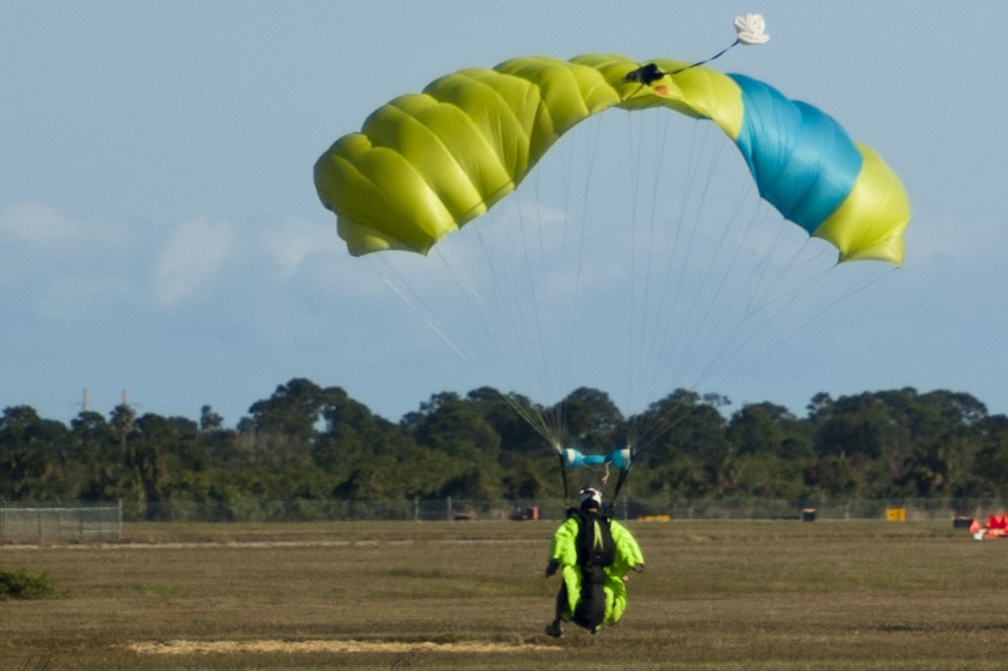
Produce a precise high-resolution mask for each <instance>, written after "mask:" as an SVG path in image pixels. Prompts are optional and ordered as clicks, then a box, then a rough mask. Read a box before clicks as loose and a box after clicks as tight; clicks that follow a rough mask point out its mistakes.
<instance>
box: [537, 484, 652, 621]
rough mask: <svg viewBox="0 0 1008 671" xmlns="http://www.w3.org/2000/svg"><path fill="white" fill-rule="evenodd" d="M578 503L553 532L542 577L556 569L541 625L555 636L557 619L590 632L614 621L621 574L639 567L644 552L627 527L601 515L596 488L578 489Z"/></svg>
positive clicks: (622, 602) (619, 607) (622, 604)
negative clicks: (552, 610)
mask: <svg viewBox="0 0 1008 671" xmlns="http://www.w3.org/2000/svg"><path fill="white" fill-rule="evenodd" d="M580 496H581V505H580V507H578V508H574V507H571V508H569V509H568V510H567V519H566V520H564V522H563V524H561V525H560V526H559V527H558V528H557V530H556V532H555V533H554V534H553V541H552V543H551V544H550V560H549V564H548V565H547V566H546V577H547V578H549V577H550V576H552V575H553V574H555V573H556V572H557V571H560V575H561V578H562V581H561V584H560V591H559V592H558V593H557V598H556V614H555V617H554V619H553V621H552V622H551V623H550V624H549V625H547V626H546V633H547V634H548V635H550V636H553V637H555V638H559V637H560V636H561V635H562V634H563V630H562V628H561V623H562V622H573V623H574V624H576V625H578V626H580V627H583V628H585V629H587V630H588V631H590V632H591V633H592V634H597V633H598V632H599V631H600V630H601V629H602V625H603V624H610V625H613V624H616V623H617V622H618V621H619V619H620V618H621V617H622V616H623V611H624V610H626V602H627V591H626V584H625V583H626V579H627V574H629V573H630V571H637V572H640V571H642V570H644V555H643V554H642V553H641V549H640V546H639V545H638V544H637V540H636V539H635V538H634V537H633V535H632V534H631V533H630V531H629V530H627V528H626V527H624V526H623V525H622V524H620V523H619V522H617V521H615V520H610V519H608V518H607V517H606V516H605V515H603V514H602V512H601V509H602V493H601V492H599V491H598V490H596V489H593V488H591V487H588V488H586V489H583V490H581V493H580Z"/></svg>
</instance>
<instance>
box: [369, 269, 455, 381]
mask: <svg viewBox="0 0 1008 671" xmlns="http://www.w3.org/2000/svg"><path fill="white" fill-rule="evenodd" d="M365 258H366V259H367V261H368V267H370V268H371V270H372V272H374V273H375V274H376V275H377V276H378V278H379V280H381V282H382V283H383V284H384V285H385V286H386V287H388V288H389V289H390V290H391V291H392V292H393V293H395V294H396V295H397V296H398V297H399V298H400V299H401V300H402V301H403V302H404V303H406V305H408V306H409V308H410V309H411V310H413V311H414V312H415V313H416V314H417V315H418V316H419V317H420V319H422V320H423V322H424V324H426V325H427V327H428V328H430V330H431V331H432V332H433V333H434V334H435V335H437V336H438V338H440V339H441V340H442V341H443V342H444V343H445V344H446V345H448V347H449V349H451V351H452V352H454V353H455V354H456V355H457V356H458V357H459V358H460V359H462V360H463V361H465V362H466V363H468V364H470V365H474V361H473V359H472V358H470V356H469V355H468V354H466V352H464V351H463V350H462V348H461V347H459V346H458V345H456V344H455V341H453V340H452V339H451V337H449V336H448V334H447V333H445V332H444V330H443V329H442V328H441V327H440V326H439V325H438V324H437V322H436V321H435V320H434V318H433V317H432V315H433V314H434V313H433V312H432V310H431V309H430V306H429V305H427V303H426V301H424V300H423V298H422V297H421V296H420V295H419V294H418V293H417V292H415V291H412V290H410V289H408V287H410V284H409V282H407V281H406V280H405V278H403V276H402V275H401V274H400V273H399V272H398V271H397V270H396V269H395V268H394V267H393V266H392V265H391V264H390V263H389V262H388V261H387V260H386V259H385V258H384V257H383V256H381V255H377V254H371V255H368V256H367V257H365ZM378 264H382V266H383V267H384V268H385V271H386V272H382V271H381V270H380V269H379V268H378ZM389 275H391V276H393V277H395V280H396V281H393V280H392V279H389ZM407 294H409V295H407Z"/></svg>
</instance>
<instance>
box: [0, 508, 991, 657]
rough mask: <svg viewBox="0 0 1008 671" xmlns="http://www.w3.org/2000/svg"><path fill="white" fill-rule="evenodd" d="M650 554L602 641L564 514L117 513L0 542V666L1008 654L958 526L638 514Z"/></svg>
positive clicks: (981, 546) (986, 548)
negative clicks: (552, 569) (649, 518)
mask: <svg viewBox="0 0 1008 671" xmlns="http://www.w3.org/2000/svg"><path fill="white" fill-rule="evenodd" d="M628 524H629V526H630V527H631V529H632V530H633V531H634V532H635V533H636V535H637V537H638V539H639V540H640V543H641V546H642V547H643V549H644V552H645V556H646V558H647V562H648V564H647V570H646V571H645V572H644V573H643V574H640V575H634V576H633V577H632V578H631V581H630V604H629V608H628V611H627V615H626V616H625V617H624V619H623V621H622V622H621V623H620V624H619V625H618V626H616V627H614V628H611V629H606V630H604V631H603V632H602V633H601V634H599V635H598V636H590V635H589V634H587V633H586V632H584V631H581V630H578V629H576V628H573V627H568V628H567V630H566V633H565V636H564V637H563V638H562V639H559V640H555V639H551V638H549V637H547V636H545V635H544V634H543V633H542V631H543V627H544V626H545V625H546V623H547V622H548V621H549V619H550V617H551V615H552V604H553V595H554V593H555V590H556V588H557V582H556V578H554V579H552V580H546V579H545V578H543V575H542V571H543V568H544V566H545V564H546V552H547V546H548V539H549V536H550V534H551V533H552V530H553V526H554V523H552V522H546V521H537V522H521V523H518V522H454V523H450V522H446V523H415V522H414V523H398V522H387V523H370V522H369V523H333V524H305V525H293V524H292V525H258V526H245V525H237V524H219V525H214V524H202V525H174V524H153V525H139V524H134V525H126V527H125V528H124V538H123V541H122V543H121V544H117V545H111V546H100V547H96V546H86V545H80V546H64V547H41V548H38V547H23V546H10V545H7V546H2V547H0V570H9V571H12V570H26V571H29V572H31V573H35V574H41V573H46V574H48V577H49V579H50V580H51V581H52V583H53V584H54V585H55V587H56V589H57V591H58V593H59V596H58V597H56V598H53V599H46V600H37V601H35V600H33V601H0V669H3V670H4V671H6V670H8V669H12V670H16V671H28V670H31V671H57V670H64V669H65V670H71V669H73V670H78V669H81V670H89V669H130V670H133V669H155V670H160V669H173V670H174V669H207V670H210V669H256V670H265V669H295V670H301V669H407V668H408V669H502V670H503V669H507V670H518V671H522V670H529V671H532V670H540V669H550V670H551V671H553V670H556V671H564V670H568V669H570V670H574V669H576V670H578V671H583V670H584V669H610V668H611V669H619V670H620V671H636V670H642V669H705V670H706V669H737V670H739V671H742V670H746V671H749V670H763V669H767V670H769V669H774V670H785V671H786V670H794V669H829V670H837V671H839V670H843V671H854V670H857V671H865V670H873V669H906V670H907V671H911V670H912V671H954V670H957V669H962V670H969V671H985V670H990V671H994V670H995V669H997V670H1000V669H1004V668H1008V587H1006V585H1005V575H1006V572H1005V569H1006V567H1008V563H1006V559H1005V558H1006V554H1008V542H1005V541H986V542H976V541H974V540H972V539H971V538H970V537H969V535H968V534H967V533H966V532H965V531H963V530H954V529H953V528H952V525H951V523H950V522H949V523H942V524H937V523H909V522H908V523H899V522H815V523H801V522H766V523H759V522H757V523H752V522H748V523H741V522H672V523H669V522H630V523H628Z"/></svg>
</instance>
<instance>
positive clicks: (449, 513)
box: [445, 496, 452, 522]
mask: <svg viewBox="0 0 1008 671" xmlns="http://www.w3.org/2000/svg"><path fill="white" fill-rule="evenodd" d="M446 503H447V504H448V516H447V517H446V518H445V519H447V520H448V521H449V522H450V521H451V519H452V500H451V497H450V496H449V497H448V498H447V499H446Z"/></svg>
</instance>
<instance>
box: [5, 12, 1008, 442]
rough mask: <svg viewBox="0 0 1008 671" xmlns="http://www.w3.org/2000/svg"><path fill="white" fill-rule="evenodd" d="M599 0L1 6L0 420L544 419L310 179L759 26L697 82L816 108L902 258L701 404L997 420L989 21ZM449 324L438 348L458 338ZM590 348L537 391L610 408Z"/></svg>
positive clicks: (997, 177) (1000, 352)
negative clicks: (889, 174)
mask: <svg viewBox="0 0 1008 671" xmlns="http://www.w3.org/2000/svg"><path fill="white" fill-rule="evenodd" d="M617 6H619V7H624V8H625V7H627V5H625V4H623V5H619V4H618V3H608V2H585V1H580V2H551V3H542V2H524V1H522V2H508V3H474V2H461V1H454V0H452V1H449V0H440V1H427V2H423V3H413V2H387V1H382V0H371V1H369V2H297V3H266V2H261V3H248V2H240V3H239V2H234V3H232V2H213V3H203V2H200V3H191V2H174V3H154V2H100V1H99V2H92V3H77V2H58V1H56V2H45V3H35V2H11V1H9V0H6V1H3V0H0V14H2V16H3V20H2V21H0V99H2V100H3V103H2V104H0V157H2V158H0V287H2V290H0V312H2V314H3V327H2V329H3V330H2V337H0V343H2V344H0V381H2V386H0V407H8V406H12V405H19V404H27V405H31V406H32V407H34V408H35V409H36V410H38V411H39V413H40V414H42V415H43V416H45V417H49V418H54V419H60V420H68V419H69V418H71V417H73V416H75V415H76V414H77V412H79V411H80V409H81V402H82V398H83V393H84V390H85V389H87V390H88V393H89V398H90V403H91V409H92V410H96V411H98V412H101V413H103V414H107V413H108V412H109V411H110V410H111V409H112V408H113V407H114V406H115V405H116V404H117V403H118V402H119V401H120V398H121V393H122V391H123V390H126V391H127V392H128V395H129V401H130V402H131V403H132V404H133V405H134V406H135V407H136V408H137V410H138V411H140V412H155V413H158V414H162V415H182V416H186V417H190V418H194V419H195V418H197V417H198V415H199V409H200V407H201V406H202V405H204V404H208V405H211V406H213V408H214V409H215V410H216V411H217V412H219V413H220V414H221V415H223V416H224V418H225V421H226V423H227V424H228V425H233V424H234V423H235V422H237V421H238V419H240V418H241V416H242V415H243V414H245V413H246V411H247V409H248V406H249V405H250V404H251V403H253V402H254V401H256V400H258V399H262V398H267V397H268V396H269V395H270V394H271V393H272V392H273V390H274V388H275V387H276V386H277V385H278V384H282V383H285V382H286V381H288V380H289V379H291V378H293V377H307V378H309V379H311V380H312V381H314V382H316V383H317V384H320V385H322V386H340V387H343V388H344V389H346V390H347V392H348V393H349V394H350V395H351V396H352V397H354V398H356V399H357V400H360V401H361V402H363V403H365V404H366V405H368V407H370V408H371V409H372V410H374V411H375V412H376V413H378V414H381V415H383V416H385V417H387V418H389V419H392V420H398V419H399V417H400V416H401V415H402V414H404V413H406V412H409V411H411V410H414V409H416V408H417V407H418V405H419V404H420V403H421V402H423V401H425V400H426V399H427V398H428V397H429V396H430V395H431V394H434V393H438V392H440V391H444V390H451V391H457V392H460V393H465V392H466V391H468V390H470V389H472V388H475V387H479V386H482V385H490V386H495V387H498V388H501V389H503V390H512V389H513V390H515V391H520V392H523V393H529V394H530V395H532V396H533V398H535V400H538V401H541V402H544V403H550V402H553V401H556V400H558V399H557V398H552V397H548V398H539V397H537V396H536V394H535V393H534V391H533V390H531V389H526V388H524V387H523V386H522V385H521V383H519V382H512V380H511V379H510V378H509V377H508V376H507V375H506V374H504V373H498V372H495V371H494V369H493V368H492V367H489V368H488V367H486V366H473V365H470V364H469V363H467V362H466V361H464V360H462V359H461V358H460V357H458V356H457V355H456V354H455V353H454V351H453V350H452V348H451V347H448V346H446V345H445V343H444V342H443V341H442V339H440V338H438V337H436V335H435V334H433V332H432V331H431V329H429V328H428V327H427V325H426V324H425V321H426V320H425V319H424V317H423V315H422V314H418V313H417V312H416V311H413V310H410V309H408V308H405V307H404V304H403V301H402V300H401V299H400V298H399V297H398V296H396V295H395V294H394V292H391V291H386V292H382V291H379V290H378V287H377V286H376V283H375V281H374V279H375V273H373V272H372V271H371V270H368V268H369V267H370V268H372V269H373V266H366V264H362V263H361V262H360V260H359V259H356V260H355V259H351V258H350V257H348V256H347V254H346V252H345V249H344V247H343V245H342V242H341V241H340V240H339V238H338V237H337V235H336V231H335V221H334V218H333V217H332V215H331V214H330V213H329V212H327V211H326V210H324V209H323V208H322V207H321V206H320V204H319V202H318V199H317V197H316V195H315V191H314V186H313V183H312V166H313V164H314V162H315V160H316V159H317V157H318V156H319V154H321V153H322V151H324V150H325V149H326V148H327V147H328V146H329V145H330V144H331V143H332V142H333V141H334V140H335V139H336V138H338V137H339V136H341V135H343V134H345V133H348V132H352V131H354V130H357V129H358V128H359V127H360V125H361V123H362V122H363V120H364V118H365V117H366V116H367V115H368V114H369V113H370V112H371V111H372V110H373V109H375V108H376V107H378V106H379V105H381V104H383V103H384V102H386V101H388V100H389V99H391V98H392V97H394V96H396V95H399V94H401V93H405V92H410V91H416V90H419V89H420V88H422V87H423V86H424V85H425V84H426V83H428V82H429V81H431V80H432V79H434V78H436V77H438V76H440V75H442V74H445V73H448V72H451V71H453V70H457V69H460V68H463V67H469V66H488V67H489V66H492V65H494V64H496V63H498V62H500V61H503V60H506V59H508V58H511V57H514V56H520V55H533V54H536V55H538V54H544V55H553V56H558V57H563V58H569V57H572V56H575V55H578V54H581V53H588V52H599V51H605V52H610V51H611V52H618V53H624V54H627V55H630V56H633V57H635V58H639V59H641V60H646V59H648V58H652V57H659V56H663V57H674V58H683V59H687V60H693V59H700V58H703V57H706V56H709V55H711V54H712V53H714V52H715V51H717V50H718V49H720V48H721V47H723V46H725V45H726V44H727V43H729V42H730V41H731V39H733V38H734V31H733V28H732V19H733V18H734V17H735V16H736V15H739V14H746V13H750V12H759V13H762V14H763V15H764V16H765V17H766V21H767V32H768V33H769V34H770V35H771V41H770V42H769V43H768V44H766V45H763V46H760V47H749V48H740V49H735V50H733V51H731V52H729V54H728V55H726V56H725V57H724V58H723V59H722V60H721V61H719V62H718V63H717V64H716V66H717V67H719V68H722V69H725V70H728V71H732V72H741V73H745V74H748V75H751V76H754V77H757V78H759V79H762V80H765V81H767V82H769V83H771V84H773V85H774V86H776V87H777V88H779V89H780V90H782V91H783V92H785V93H786V94H788V95H790V96H792V97H794V98H798V99H802V100H807V101H809V102H812V103H814V104H816V105H817V106H819V107H821V108H822V109H824V110H825V111H827V112H828V113H830V114H831V115H833V116H835V117H836V118H837V119H838V120H840V122H841V123H842V124H843V125H844V126H845V127H846V128H847V129H848V131H849V132H850V134H851V135H852V136H853V137H854V138H855V139H857V140H860V141H863V142H865V143H867V144H869V145H871V146H872V147H873V148H875V149H876V150H877V151H878V152H879V153H880V154H881V155H882V156H883V157H884V158H885V159H886V161H887V162H888V163H889V164H890V165H891V166H892V167H893V168H894V169H895V170H896V171H897V172H898V173H899V174H900V176H901V177H902V179H903V181H904V184H905V186H906V188H907V191H908V193H909V195H910V200H911V205H912V207H913V219H912V221H911V225H910V229H909V231H908V234H907V260H906V263H905V265H904V267H903V268H901V269H899V270H898V271H897V272H893V273H887V274H886V275H885V276H884V277H883V278H882V279H880V280H879V281H878V282H875V283H874V284H872V285H871V288H870V290H868V291H864V292H861V293H859V294H858V295H857V296H856V297H853V298H851V299H848V300H845V301H843V302H842V303H840V304H839V305H838V306H836V308H831V309H830V310H829V311H828V313H827V314H825V315H823V316H821V317H817V318H816V319H815V321H814V322H813V323H812V324H810V325H809V326H807V327H805V328H803V329H802V332H801V337H800V338H799V339H796V340H787V341H786V342H782V343H781V344H780V346H779V347H777V348H776V349H775V350H774V352H773V354H772V355H771V356H770V357H768V358H767V360H766V362H765V364H763V365H762V366H761V367H758V368H755V369H753V370H751V371H746V372H744V373H739V374H737V375H734V376H732V377H730V378H728V377H725V378H720V379H715V378H711V379H710V380H704V382H703V384H702V385H701V388H700V389H699V390H700V391H714V392H718V393H723V394H725V395H727V396H729V397H730V398H731V399H732V400H733V401H734V402H735V407H737V406H738V404H740V403H743V402H747V401H763V400H769V401H774V402H777V403H781V404H784V405H787V406H789V407H790V408H792V410H795V411H796V412H799V413H800V412H802V411H803V408H804V405H805V403H807V401H808V400H809V399H810V398H811V396H812V395H814V394H815V393H817V392H821V391H825V392H828V393H830V394H831V395H833V396H834V397H836V396H840V395H843V394H852V393H859V392H861V391H866V390H879V389H892V388H902V387H905V386H911V387H915V388H917V389H918V390H919V391H922V392H924V391H930V390H932V389H950V390H953V391H963V392H968V393H970V394H973V395H974V396H976V397H977V398H978V399H979V400H981V401H982V402H984V403H985V404H987V406H988V409H989V410H990V411H991V412H995V413H1005V412H1008V387H1006V385H1005V384H1004V382H1003V381H1004V379H1005V377H1006V376H1008V349H1006V345H1008V342H1006V340H1008V336H1006V334H1008V291H1006V289H1005V287H1006V286H1008V268H1006V264H1005V263H1004V259H1005V251H1004V250H1005V249H1006V248H1008V247H1006V245H1005V242H1006V238H1008V234H1006V232H1005V218H1006V214H1005V213H1006V212H1008V206H1006V205H1008V203H1006V201H1008V189H1006V188H1005V176H1006V175H1005V172H1006V171H1005V169H1004V167H1003V166H1004V156H1005V155H1006V154H1008V139H1006V136H1005V134H1004V132H1003V125H1004V120H1005V119H1006V118H1008V92H1006V89H1005V87H1004V86H1003V83H1002V80H1003V77H1004V73H1005V72H1006V71H1008V50H1006V49H1005V48H1004V44H1003V36H1002V34H1001V33H1002V26H1004V25H1005V24H1006V19H1008V8H1005V7H1003V6H1002V5H1001V4H994V3H990V4H988V3H984V4H981V3H969V4H950V3H938V2H931V1H915V2H887V3H873V4H872V5H869V4H867V3H865V4H862V5H853V7H858V8H860V9H851V7H852V5H851V4H850V3H848V2H833V1H824V2H815V3H795V2H759V3H755V4H747V3H740V2H716V1H712V2H705V3H695V2H668V1H665V2H658V1H654V2H639V3H635V4H634V5H633V7H632V9H616V7H617ZM533 196H534V194H528V195H526V196H525V197H526V198H528V199H531V198H533ZM612 199H613V202H611V203H609V204H610V205H615V206H618V205H619V203H620V200H619V199H620V196H619V195H618V194H614V195H613V196H612ZM569 214H570V213H568V215H569ZM611 300H618V299H611ZM592 309H593V310H597V311H600V312H604V311H605V310H606V307H605V305H604V304H600V305H598V306H596V307H593V308H592ZM421 312H422V311H421ZM455 318H456V317H453V316H451V315H449V316H447V317H438V319H439V320H441V321H440V322H439V323H438V328H440V329H442V331H446V332H449V333H455V332H456V326H458V329H459V330H458V332H459V333H461V330H462V329H461V326H459V325H456V324H454V323H452V320H453V319H455ZM457 319H459V320H465V319H466V317H465V315H461V314H459V315H457ZM463 337H465V336H462V335H459V338H463ZM452 339H453V341H454V336H453V337H452ZM589 342H590V341H589ZM610 347H611V346H610ZM599 348H600V349H598V350H597V351H591V349H590V347H589V348H588V349H586V350H585V351H584V353H583V354H579V355H578V357H576V358H575V359H574V360H572V361H571V363H570V368H571V370H569V371H566V373H565V376H564V379H563V381H561V382H560V384H559V386H558V387H556V389H557V390H560V391H550V392H548V393H551V394H555V393H564V391H563V390H567V391H569V390H570V389H573V388H575V387H577V386H580V385H581V384H590V385H592V386H598V387H599V388H602V389H604V390H607V391H613V393H614V397H616V398H617V400H618V401H621V400H622V399H621V398H620V397H619V395H618V394H617V393H616V391H615V390H616V389H617V388H618V387H620V386H621V384H623V382H622V381H617V380H615V379H613V380H610V379H608V378H606V377H604V376H601V373H600V371H599V370H598V369H599V368H600V367H599V366H597V365H596V363H597V362H599V361H603V360H607V359H609V358H612V352H611V351H607V350H605V349H603V348H602V345H601V344H600V345H599ZM579 351H580V350H579ZM502 356H503V355H502ZM490 357H491V358H493V355H490ZM494 363H495V364H496V363H497V362H496V361H495V362H494ZM673 377H674V376H672V377H670V378H663V379H660V380H658V381H657V382H656V383H655V385H654V386H653V387H651V388H648V389H647V390H646V391H645V392H644V393H645V394H649V395H650V396H645V397H644V398H643V399H641V398H640V397H638V398H637V399H636V401H628V405H630V406H632V405H633V403H635V402H637V403H639V402H641V401H642V400H643V401H647V400H657V399H658V398H659V397H660V396H661V395H662V394H663V393H667V392H668V391H671V390H672V389H673V388H674V387H676V386H680V385H681V382H682V381H681V380H680V379H672V378H673ZM722 385H723V386H722ZM625 409H629V410H633V409H636V408H633V407H629V408H625Z"/></svg>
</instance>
